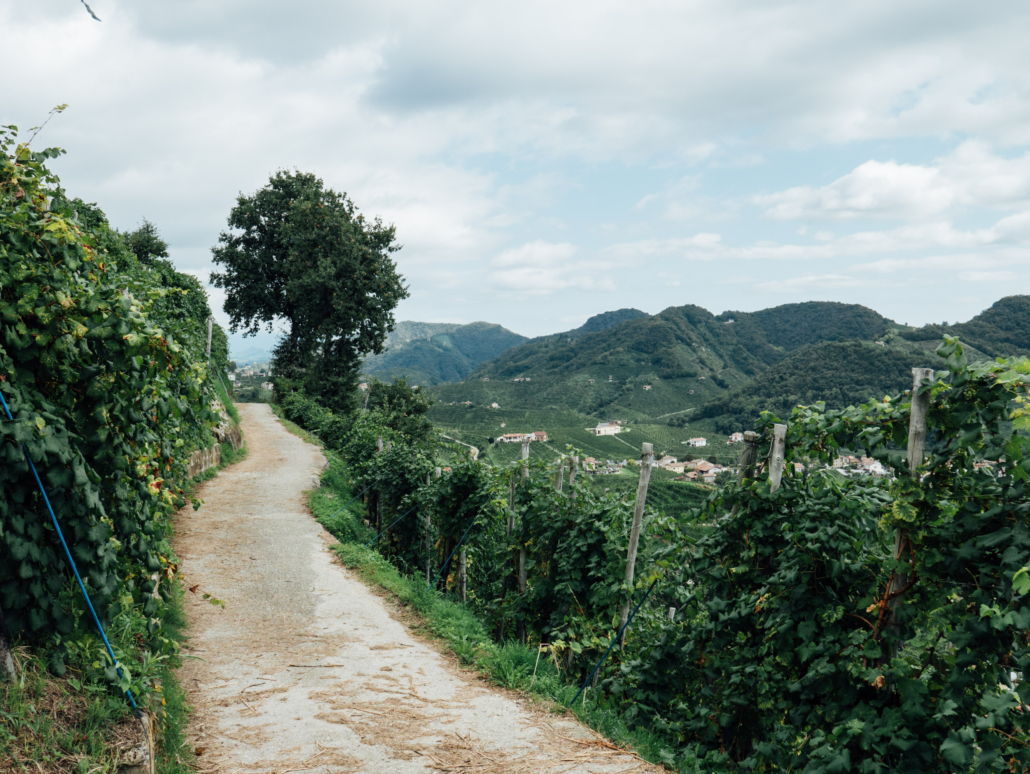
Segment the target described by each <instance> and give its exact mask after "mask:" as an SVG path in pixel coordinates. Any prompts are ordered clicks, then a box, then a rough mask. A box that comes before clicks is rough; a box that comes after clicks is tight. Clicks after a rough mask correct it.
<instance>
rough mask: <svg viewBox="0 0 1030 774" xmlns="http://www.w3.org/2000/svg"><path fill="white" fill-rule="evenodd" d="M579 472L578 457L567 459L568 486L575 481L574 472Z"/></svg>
mask: <svg viewBox="0 0 1030 774" xmlns="http://www.w3.org/2000/svg"><path fill="white" fill-rule="evenodd" d="M577 472H579V457H571V458H570V459H569V486H572V485H573V484H575V483H576V473H577Z"/></svg>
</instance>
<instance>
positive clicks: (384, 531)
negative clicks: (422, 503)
mask: <svg viewBox="0 0 1030 774" xmlns="http://www.w3.org/2000/svg"><path fill="white" fill-rule="evenodd" d="M415 508H418V506H417V505H416V506H413V507H412V508H411V510H409V511H408V512H407V513H405V514H404V516H407V515H408V513H411V511H413V510H415ZM404 516H400V517H398V518H397V520H396V521H394V522H393V524H391V525H390V526H389V527H387V528H386V529H384V530H383V531H382V532H380V533H379V534H378V535H376V536H375V537H374V538H372V539H371V540H369V541H368V542H367V543H365V548H368V547H369V546H370V545H372V544H373V543H375V542H376V541H377V540H379V538H381V537H382V536H383V535H385V534H386V533H387V532H389V531H390V530H391V529H392V528H393V525H394V524H396V523H397V522H399V521H400V520H401V519H403V518H404Z"/></svg>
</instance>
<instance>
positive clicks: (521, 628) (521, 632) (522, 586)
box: [510, 441, 529, 643]
mask: <svg viewBox="0 0 1030 774" xmlns="http://www.w3.org/2000/svg"><path fill="white" fill-rule="evenodd" d="M527 480H529V441H523V442H522V483H523V484H524V483H526V481H527ZM510 518H511V519H513V520H514V518H515V514H514V511H512V515H511V517H510ZM512 524H513V526H514V521H513V522H512ZM518 584H519V596H520V597H521V596H525V593H526V588H527V584H528V581H527V578H526V546H525V545H519V576H518ZM516 636H517V637H518V640H519V642H522V643H525V641H526V622H525V621H519V622H518V625H517V626H516Z"/></svg>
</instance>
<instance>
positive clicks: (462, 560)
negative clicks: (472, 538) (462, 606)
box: [458, 548, 468, 602]
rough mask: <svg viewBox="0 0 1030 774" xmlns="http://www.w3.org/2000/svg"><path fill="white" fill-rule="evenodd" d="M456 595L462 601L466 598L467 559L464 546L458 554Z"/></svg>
mask: <svg viewBox="0 0 1030 774" xmlns="http://www.w3.org/2000/svg"><path fill="white" fill-rule="evenodd" d="M458 596H459V597H461V601H462V602H464V601H465V600H466V599H467V598H468V559H467V558H466V556H465V549H464V548H463V549H461V553H460V554H458Z"/></svg>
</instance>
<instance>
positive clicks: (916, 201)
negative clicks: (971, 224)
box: [754, 140, 1030, 220]
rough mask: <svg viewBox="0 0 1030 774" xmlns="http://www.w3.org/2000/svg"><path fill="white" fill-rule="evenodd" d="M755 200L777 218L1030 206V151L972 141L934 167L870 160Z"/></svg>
mask: <svg viewBox="0 0 1030 774" xmlns="http://www.w3.org/2000/svg"><path fill="white" fill-rule="evenodd" d="M754 201H755V203H757V204H758V205H760V206H761V207H764V208H765V214H766V216H768V217H770V218H773V219H776V220H793V219H798V218H805V219H811V220H819V219H828V220H847V219H854V218H870V217H872V218H893V219H901V220H912V219H925V218H929V217H934V216H938V215H940V214H942V213H945V212H948V211H949V210H952V209H954V208H955V207H957V206H960V205H961V206H973V207H992V208H1011V207H1017V206H1024V205H1026V204H1027V202H1028V201H1030V153H1026V154H1024V155H1022V156H1020V157H1017V158H1014V159H1008V158H1004V157H1003V156H1000V155H998V154H995V153H993V152H992V151H991V150H990V149H989V148H988V146H987V145H986V144H985V143H983V142H979V141H974V140H970V141H967V142H964V143H962V144H961V145H960V146H959V147H958V148H956V149H955V150H954V151H953V152H952V153H949V154H948V155H946V156H944V157H942V158H940V159H938V160H937V162H936V163H935V164H933V165H918V164H899V163H897V162H896V161H867V162H865V163H864V164H861V165H859V166H858V167H856V168H855V169H854V170H853V171H851V172H849V173H848V174H846V175H844V176H843V177H841V178H838V179H837V180H835V181H833V182H832V183H830V184H829V185H825V186H822V187H819V188H814V187H812V186H797V187H794V188H789V189H787V190H785V191H779V192H776V193H772V194H765V195H759V196H756V197H755V199H754Z"/></svg>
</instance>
